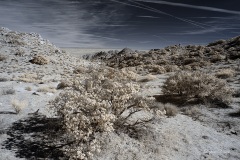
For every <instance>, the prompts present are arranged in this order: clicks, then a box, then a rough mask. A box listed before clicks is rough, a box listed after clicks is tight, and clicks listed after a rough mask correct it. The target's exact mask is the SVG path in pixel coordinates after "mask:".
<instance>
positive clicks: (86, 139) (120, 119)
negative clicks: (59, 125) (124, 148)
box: [51, 68, 151, 159]
mask: <svg viewBox="0 0 240 160" xmlns="http://www.w3.org/2000/svg"><path fill="white" fill-rule="evenodd" d="M89 74H90V75H89V78H87V79H85V80H81V79H80V78H75V79H74V80H73V82H72V86H71V87H69V88H66V89H65V91H64V92H62V93H61V94H60V95H59V96H58V97H57V98H56V99H55V100H54V101H53V102H52V103H51V104H52V107H53V108H54V109H55V111H56V113H57V115H59V116H60V117H61V118H62V120H63V123H64V126H65V129H66V131H67V133H68V136H69V138H70V139H71V140H72V142H73V143H71V145H67V146H66V147H65V152H66V154H67V155H68V156H69V157H70V159H89V158H91V157H92V154H93V153H94V152H98V151H100V146H99V144H98V142H97V141H96V140H95V139H94V134H95V133H97V132H112V131H114V130H115V129H118V128H119V127H128V126H131V127H132V126H134V125H138V124H141V123H145V122H147V121H150V120H151V118H148V119H146V118H142V119H140V118H139V119H137V121H135V122H131V121H130V118H131V117H132V116H133V115H134V114H135V113H137V112H140V111H143V110H145V111H149V110H150V109H149V104H150V103H151V99H147V98H142V97H139V96H137V94H136V93H137V92H138V90H139V86H138V85H137V84H134V83H131V82H129V78H126V77H127V76H123V75H124V74H125V73H123V72H121V71H117V70H114V69H104V68H99V69H97V70H94V69H92V71H91V72H89ZM129 77H130V78H131V76H129ZM127 79H128V80H127Z"/></svg>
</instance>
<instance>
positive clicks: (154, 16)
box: [137, 16, 160, 18]
mask: <svg viewBox="0 0 240 160" xmlns="http://www.w3.org/2000/svg"><path fill="white" fill-rule="evenodd" d="M137 17H140V18H160V17H155V16H137Z"/></svg>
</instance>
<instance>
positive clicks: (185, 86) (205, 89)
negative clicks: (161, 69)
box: [162, 71, 233, 103]
mask: <svg viewBox="0 0 240 160" xmlns="http://www.w3.org/2000/svg"><path fill="white" fill-rule="evenodd" d="M162 91H163V94H165V95H178V96H181V97H182V98H186V99H191V98H197V99H199V100H201V101H205V100H208V101H209V100H210V101H219V102H223V103H229V102H230V101H231V98H232V94H233V90H232V89H231V88H230V87H228V86H227V84H226V82H225V81H224V80H221V79H218V78H216V77H215V76H213V75H210V74H206V73H202V72H197V71H196V72H178V73H176V74H175V75H173V76H170V77H169V78H168V79H167V80H166V82H165V83H164V85H163V88H162Z"/></svg>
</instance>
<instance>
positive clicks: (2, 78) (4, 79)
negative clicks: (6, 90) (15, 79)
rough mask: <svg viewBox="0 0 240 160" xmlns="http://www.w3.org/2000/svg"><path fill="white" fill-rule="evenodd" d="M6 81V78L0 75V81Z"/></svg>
mask: <svg viewBox="0 0 240 160" xmlns="http://www.w3.org/2000/svg"><path fill="white" fill-rule="evenodd" d="M6 81H8V78H4V77H0V82H6Z"/></svg>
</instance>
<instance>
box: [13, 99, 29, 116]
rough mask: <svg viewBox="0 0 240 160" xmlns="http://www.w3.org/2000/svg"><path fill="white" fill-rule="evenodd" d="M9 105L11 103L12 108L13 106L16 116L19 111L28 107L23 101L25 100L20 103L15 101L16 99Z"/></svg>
mask: <svg viewBox="0 0 240 160" xmlns="http://www.w3.org/2000/svg"><path fill="white" fill-rule="evenodd" d="M11 103H12V106H13V108H14V110H15V112H16V114H18V113H20V112H21V110H22V109H23V108H25V107H26V106H27V105H28V102H27V101H25V100H23V101H20V100H17V99H13V100H12V102H11Z"/></svg>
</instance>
